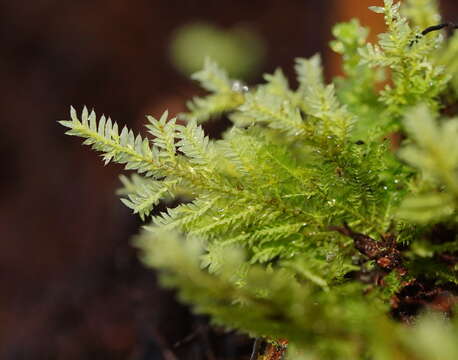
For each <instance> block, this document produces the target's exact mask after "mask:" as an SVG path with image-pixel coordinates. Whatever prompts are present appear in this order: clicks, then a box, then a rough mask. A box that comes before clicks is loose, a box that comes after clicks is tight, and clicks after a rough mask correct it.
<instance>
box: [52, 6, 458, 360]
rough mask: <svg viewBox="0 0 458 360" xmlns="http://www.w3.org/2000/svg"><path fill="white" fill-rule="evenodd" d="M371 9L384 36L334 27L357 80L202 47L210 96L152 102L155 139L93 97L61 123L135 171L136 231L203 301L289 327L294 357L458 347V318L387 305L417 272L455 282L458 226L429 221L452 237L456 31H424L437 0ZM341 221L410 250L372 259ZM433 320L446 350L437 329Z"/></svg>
mask: <svg viewBox="0 0 458 360" xmlns="http://www.w3.org/2000/svg"><path fill="white" fill-rule="evenodd" d="M420 7H421V8H420ZM371 9H372V10H373V11H374V12H375V13H379V14H383V15H384V17H385V22H386V25H387V31H386V33H384V34H381V35H379V41H378V44H375V45H373V44H367V41H366V39H367V35H368V29H366V28H364V27H362V26H361V25H360V24H359V22H358V21H356V20H352V21H350V22H348V23H342V24H338V25H336V26H335V28H334V30H333V34H334V36H335V38H336V39H335V40H334V41H333V42H332V43H331V47H332V49H333V50H334V51H336V52H337V53H339V54H341V55H342V58H343V70H344V73H345V77H342V78H336V79H333V81H332V82H331V83H330V84H325V82H324V79H323V69H322V66H321V60H320V57H319V55H315V56H313V57H312V58H310V59H297V60H296V63H295V70H296V74H297V82H298V87H297V88H291V86H290V85H289V84H290V82H289V81H288V79H287V78H286V77H285V75H284V74H283V72H282V71H281V70H280V69H277V70H275V72H274V73H273V74H266V75H265V76H264V79H265V83H263V84H260V85H257V86H255V87H250V89H248V88H246V87H245V86H244V85H243V84H242V83H241V82H239V81H237V80H232V79H229V77H228V76H227V74H226V73H225V71H224V70H222V69H221V68H219V67H218V66H217V65H216V64H215V63H213V62H212V61H211V60H207V61H206V62H205V65H204V69H203V70H201V71H200V72H198V73H196V74H195V75H193V79H195V80H197V81H199V82H200V84H201V85H202V87H203V88H204V89H206V90H208V91H209V92H210V95H208V96H206V97H202V98H195V99H193V100H192V101H191V102H190V103H189V104H188V107H189V112H188V113H186V114H179V115H178V119H179V120H176V119H175V118H171V119H170V118H168V113H167V112H165V113H164V114H163V115H162V116H161V117H160V118H159V119H156V118H154V117H151V116H148V124H147V130H148V133H149V134H150V135H151V138H150V139H147V138H143V137H141V136H140V135H137V136H135V135H134V133H133V132H132V131H129V130H127V128H123V129H122V131H121V132H119V130H118V125H117V124H116V123H113V122H112V121H111V120H110V119H109V118H108V119H107V118H105V117H104V116H102V117H101V118H100V119H99V120H98V121H97V119H96V115H95V113H94V112H93V111H92V112H91V113H89V112H88V110H87V109H86V108H84V110H83V112H82V114H81V116H80V117H78V116H77V114H76V111H75V110H74V109H73V108H72V109H71V112H70V116H71V120H68V121H61V124H62V125H64V126H66V127H68V128H70V130H68V131H67V134H69V135H76V136H80V137H83V138H85V139H86V140H85V141H84V144H87V145H92V147H93V148H94V149H95V150H97V151H99V152H101V153H102V157H103V159H104V161H105V163H108V162H110V161H114V162H118V163H121V164H124V165H125V168H126V169H127V170H136V171H137V172H138V173H139V174H140V175H135V174H134V175H132V176H131V177H130V178H128V177H125V176H122V177H121V181H122V183H123V185H124V188H123V189H122V190H120V191H119V193H120V195H121V196H123V199H122V201H123V203H124V204H126V205H127V206H128V207H129V208H131V209H132V210H133V211H134V212H135V213H138V214H139V216H140V217H141V218H142V219H147V218H150V219H151V222H150V223H149V224H148V225H146V226H145V229H144V231H143V233H142V234H141V235H140V236H139V237H138V238H137V239H136V244H137V245H138V246H140V247H141V248H142V249H143V260H144V262H145V263H146V264H147V265H149V266H153V267H155V268H156V269H158V270H159V271H160V273H161V279H162V282H163V283H164V285H166V286H169V287H173V288H177V289H178V292H179V294H180V297H181V299H182V300H183V301H186V302H188V303H191V304H192V305H193V306H194V309H195V311H197V312H200V313H203V314H207V315H210V316H211V318H212V319H213V321H214V322H216V323H218V324H221V325H224V326H226V327H229V328H235V329H237V330H239V331H242V332H245V333H249V334H251V335H256V336H263V337H267V338H272V339H279V338H287V339H288V340H289V343H290V345H289V346H290V353H289V358H290V359H291V360H298V359H320V360H322V359H364V360H367V359H375V360H384V359H390V360H391V359H397V360H410V359H415V360H430V359H435V358H437V359H441V360H442V359H444V360H452V359H456V356H457V351H458V350H457V348H456V343H455V342H454V341H453V336H456V334H457V333H458V330H457V329H458V324H456V321H455V322H449V323H448V325H443V324H444V322H439V321H438V320H437V318H436V317H434V316H427V317H426V318H425V319H424V320H419V321H418V325H416V326H412V327H406V326H405V325H403V324H401V323H400V322H396V321H394V320H393V319H392V318H390V317H389V316H387V314H388V313H389V312H390V311H391V312H393V313H394V312H396V311H398V310H399V309H398V308H397V307H396V306H398V303H397V302H396V301H400V300H399V298H397V296H398V295H399V293H400V291H402V289H404V288H405V287H406V286H409V284H412V283H415V281H417V279H428V281H430V282H431V284H432V285H431V286H436V285H438V284H447V286H449V287H450V286H451V285H450V284H458V268H457V266H456V263H455V264H454V265H450V264H449V263H446V262H445V263H444V262H443V261H441V257H440V255H444V256H445V257H444V258H445V259H446V260H447V259H448V260H447V261H451V260H450V258H451V257H452V258H453V256H456V255H454V254H456V253H457V252H458V245H457V241H458V239H453V238H451V239H449V238H448V239H447V240H446V241H443V242H439V241H438V239H436V238H435V236H436V235H434V234H436V232H437V228H439V229H442V228H446V229H447V231H451V232H452V233H453V234H455V235H454V236H455V237H456V227H457V226H458V224H457V223H458V216H457V209H458V141H457V139H458V119H456V118H453V119H448V118H447V116H446V115H445V114H447V113H449V112H450V111H453V106H452V105H453V104H456V103H457V101H458V97H457V94H458V92H453V91H452V87H451V86H449V85H450V84H451V85H453V84H454V82H456V81H455V80H456V79H457V78H458V77H457V75H456V71H455V70H456V69H458V61H457V60H456V59H457V58H458V57H456V54H457V51H458V50H457V49H458V45H457V44H458V42H457V40H456V39H457V37H456V35H455V36H454V37H453V38H452V39H451V40H448V41H444V40H443V37H442V36H441V35H440V34H438V33H436V32H433V33H430V34H428V35H427V36H421V30H422V28H421V27H423V26H431V25H436V24H435V23H430V22H435V21H436V19H437V21H438V19H439V18H438V15H437V12H436V9H437V4H436V2H435V1H426V0H410V1H407V2H406V3H404V7H403V8H401V7H400V3H394V2H393V1H392V0H385V1H384V6H383V7H372V8H371ZM441 54H442V55H444V54H445V57H444V58H443V59H442V60H441V57H440V56H441ZM439 63H442V64H443V65H444V66H440V65H438V64H439ZM450 79H452V82H451V83H450V82H449V80H450ZM383 82H384V84H385V87H384V89H383V90H382V91H378V90H377V89H380V85H381V84H383ZM455 89H458V86H456V84H455ZM441 112H443V114H441V115H440V113H441ZM442 115H443V116H442ZM218 116H226V117H227V118H228V119H229V120H231V121H232V122H233V125H234V126H233V127H231V128H230V129H229V130H227V131H226V132H225V133H224V134H223V136H222V139H221V140H213V139H210V138H209V137H208V136H206V135H205V132H204V130H203V129H202V127H201V126H199V125H198V124H199V123H200V122H203V121H206V120H208V119H211V118H215V117H218ZM183 120H184V122H180V121H183ZM400 143H401V144H400ZM171 199H173V200H174V202H170V200H171ZM161 201H162V202H163V203H164V204H165V206H166V210H164V211H162V212H161V213H159V212H158V210H157V209H156V208H155V207H156V205H158V204H159V203H160V202H161ZM177 203H178V205H176V204H177ZM171 204H175V205H171ZM344 224H348V225H344ZM345 226H348V227H349V228H350V229H352V231H354V232H357V233H360V234H363V235H364V236H366V237H370V238H371V239H373V241H379V240H380V239H381V238H383V239H391V238H392V237H393V239H394V243H393V245H392V246H396V244H403V246H404V247H403V248H399V249H400V250H399V251H400V252H399V256H400V258H401V259H402V265H399V264H397V267H395V265H396V264H394V265H393V264H390V265H393V268H389V267H388V268H387V267H385V268H383V266H382V265H383V264H384V263H386V262H387V261H391V260H390V259H389V251H390V249H388V248H387V247H388V246H389V245H387V243H386V242H383V243H379V244H378V245H380V246H382V247H384V248H383V251H385V253H383V256H382V257H381V258H376V257H372V258H369V257H368V256H369V255H368V254H367V253H365V252H364V251H363V250H361V249H360V250H358V248H357V246H355V242H354V239H352V237H354V236H355V235H354V234H353V235H352V236H344V235H342V234H341V233H345V229H347V228H346V227H345ZM336 230H337V231H336ZM346 231H347V232H348V231H349V230H348V229H347V230H346ZM435 231H436V232H435ZM391 250H393V249H391ZM387 254H388V255H387ZM379 260H380V261H379ZM400 261H401V260H400ZM428 284H429V283H428ZM428 286H429V285H428ZM422 291H423V290H422ZM427 291H430V290H428V289H426V290H424V293H425V294H426V293H427ZM425 296H426V295H425ZM428 296H429V295H428ZM412 298H413V297H412ZM422 301H424V300H423V299H422ZM435 306H436V307H437V306H439V305H437V304H436V305H435ZM401 310H402V309H401ZM401 310H399V312H400V311H401ZM402 311H404V310H402ZM399 316H400V317H401V320H402V316H404V315H402V313H401V315H399ZM406 316H407V315H406ZM409 316H410V315H409ZM408 321H416V320H411V319H410V318H409V319H408ZM427 326H433V327H434V329H436V330H437V333H438V334H440V336H441V337H442V338H443V339H442V340H443V344H444V346H445V347H446V349H447V351H443V349H442V348H440V347H438V346H436V344H435V343H432V342H430V341H429V340H428V336H427V335H425V334H426V330H425V329H426V327H427ZM442 340H441V341H442ZM416 342H421V346H419V347H417V346H415V344H416Z"/></svg>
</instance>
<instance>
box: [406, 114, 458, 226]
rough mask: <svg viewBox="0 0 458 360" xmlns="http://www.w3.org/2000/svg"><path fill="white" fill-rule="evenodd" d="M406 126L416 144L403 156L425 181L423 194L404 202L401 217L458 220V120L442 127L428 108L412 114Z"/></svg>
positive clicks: (410, 146) (412, 196) (416, 194)
mask: <svg viewBox="0 0 458 360" xmlns="http://www.w3.org/2000/svg"><path fill="white" fill-rule="evenodd" d="M404 123H405V127H406V129H407V131H409V133H410V135H411V138H412V140H413V141H414V144H410V145H408V146H406V147H404V148H403V149H401V151H400V153H399V156H400V157H401V158H402V159H403V160H405V161H406V162H407V163H409V164H410V165H412V166H414V167H415V168H417V169H418V170H420V175H421V178H420V179H419V180H418V181H420V183H419V184H417V187H419V190H420V191H417V192H415V194H413V195H410V196H408V197H407V198H406V199H405V200H404V202H403V204H402V206H401V208H400V213H399V214H400V215H401V216H402V217H405V218H408V219H410V220H411V221H419V222H425V221H430V220H436V221H437V220H438V219H441V218H443V217H448V216H451V215H453V216H455V217H456V216H457V213H456V210H457V209H458V141H457V139H458V119H456V118H455V119H452V120H448V121H446V122H444V123H443V124H438V122H437V121H436V120H434V118H433V116H432V114H431V113H430V112H429V110H428V109H427V108H426V107H425V106H419V107H417V108H415V109H413V110H411V111H410V112H409V113H408V115H407V117H406V119H405V122H404ZM422 188H425V190H423V191H421V189H422Z"/></svg>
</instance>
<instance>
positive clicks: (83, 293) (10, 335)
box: [0, 0, 458, 360]
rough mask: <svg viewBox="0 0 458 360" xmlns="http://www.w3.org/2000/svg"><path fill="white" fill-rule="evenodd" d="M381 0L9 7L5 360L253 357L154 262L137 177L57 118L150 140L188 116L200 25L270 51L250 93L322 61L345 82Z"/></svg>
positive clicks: (4, 41)
mask: <svg viewBox="0 0 458 360" xmlns="http://www.w3.org/2000/svg"><path fill="white" fill-rule="evenodd" d="M377 2H378V3H380V2H381V1H377V0H374V1H372V0H371V1H358V0H330V1H322V0H301V1H299V0H297V1H295V0H291V1H285V0H262V1H261V0H251V1H242V0H240V1H236V0H232V1H229V0H219V1H197V0H182V1H178V0H167V1H166V0H131V1H126V0H124V1H122V0H73V1H65V0H9V1H6V0H0V40H1V48H0V95H1V96H0V121H1V124H2V130H1V131H0V153H1V156H2V161H3V165H2V173H1V177H0V183H1V186H0V192H1V197H0V199H1V200H0V236H1V242H0V358H1V359H5V360H20V359H21V360H22V359H34V360H35V359H37V360H38V359H43V360H45V359H46V360H52V359H56V360H57V359H59V360H60V359H66V360H72V359H129V360H130V359H132V360H153V359H166V360H169V359H247V358H248V357H249V353H250V346H251V341H250V340H249V339H247V338H245V337H243V336H239V335H236V334H233V333H229V334H227V333H224V332H223V331H222V330H221V329H212V328H210V327H209V326H208V324H207V319H205V318H204V317H196V316H193V315H192V314H191V313H190V311H189V309H188V308H187V307H185V306H182V305H179V304H178V303H176V302H175V300H174V293H173V292H170V291H165V290H162V289H160V288H159V287H158V285H157V281H156V276H155V274H154V273H153V272H152V271H151V270H148V269H146V268H144V267H143V266H142V265H141V264H139V262H138V260H137V254H136V250H135V249H134V248H132V247H131V246H130V243H129V238H130V237H131V236H132V235H133V234H135V233H136V232H137V231H138V229H139V227H140V226H141V223H140V221H139V219H137V218H136V216H134V215H132V214H131V213H130V211H129V209H127V208H125V207H124V206H123V205H122V204H121V203H120V202H119V200H118V198H117V197H116V196H115V194H114V193H115V190H116V188H117V187H118V186H119V182H118V177H117V174H118V173H119V172H120V170H121V168H120V167H119V166H115V165H110V166H107V167H103V166H102V163H101V161H100V159H99V158H98V156H97V155H96V154H95V153H94V152H93V151H91V150H90V149H88V148H87V147H85V148H83V147H82V146H81V145H80V144H81V142H80V140H79V139H76V138H70V137H68V136H64V128H63V127H61V126H59V125H58V124H57V122H56V121H57V120H60V119H66V118H67V117H68V111H69V106H70V105H73V106H75V107H76V108H77V109H81V108H82V106H83V105H87V106H89V107H94V108H95V109H96V110H97V113H99V114H101V113H105V114H109V115H110V116H111V117H112V118H113V119H114V120H116V121H118V122H119V123H121V124H127V125H128V126H129V127H131V128H134V129H136V130H142V125H143V123H144V115H145V114H151V115H154V116H159V115H160V114H161V113H162V112H163V111H164V110H165V109H167V108H168V109H169V110H170V112H171V113H172V114H176V113H178V112H180V111H183V110H184V109H185V108H184V103H185V100H186V99H188V98H190V97H191V96H193V95H195V94H197V93H198V92H199V90H198V88H197V86H196V85H195V84H194V83H192V82H191V81H190V80H189V78H188V77H186V76H184V75H182V74H181V73H180V72H179V71H178V70H177V69H176V68H175V67H174V66H173V65H172V63H171V61H170V59H169V55H168V54H169V52H168V49H169V46H170V43H171V38H172V37H173V33H174V31H175V30H176V29H177V28H178V27H180V26H182V25H184V24H186V23H189V22H191V21H206V22H209V23H212V24H214V25H217V26H219V27H220V28H221V29H225V28H230V27H232V26H234V25H235V24H239V23H244V24H247V25H249V26H250V28H252V29H253V30H254V31H255V32H256V33H257V34H258V35H259V36H260V37H261V38H262V39H263V40H264V44H265V54H264V57H263V58H264V61H263V62H262V65H259V66H258V68H257V70H256V71H255V72H253V74H252V75H251V78H250V82H253V83H255V82H257V81H261V74H262V73H264V72H272V71H273V70H274V69H275V68H276V67H282V68H283V69H284V70H285V72H286V73H287V74H288V75H289V76H290V78H292V77H291V75H292V74H293V71H292V69H293V60H294V58H295V57H299V56H302V57H308V56H311V55H313V54H314V53H316V52H322V53H323V56H324V62H325V64H326V65H327V69H328V70H327V76H331V75H335V74H336V73H338V71H339V70H338V65H339V64H338V59H337V58H336V57H335V56H333V55H332V54H331V53H330V51H329V50H328V49H327V43H328V41H329V40H330V39H331V35H330V29H331V25H332V24H333V23H335V22H336V21H343V20H348V19H350V18H351V17H353V16H358V17H361V18H362V22H363V23H364V24H369V25H371V26H373V27H374V28H375V29H377V30H375V31H374V32H377V31H379V30H381V29H382V28H383V27H382V24H381V22H380V20H381V19H380V17H377V16H376V15H375V14H372V13H370V12H369V11H368V10H367V6H369V5H374V3H375V5H377ZM442 5H443V7H444V10H446V12H445V13H446V14H458V5H457V4H456V2H455V1H453V0H449V1H442ZM457 17H458V15H457ZM447 20H452V21H453V20H456V18H451V19H447ZM212 127H214V129H212ZM209 130H210V131H213V132H217V131H218V130H217V124H213V125H212V124H211V125H210V129H209Z"/></svg>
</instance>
